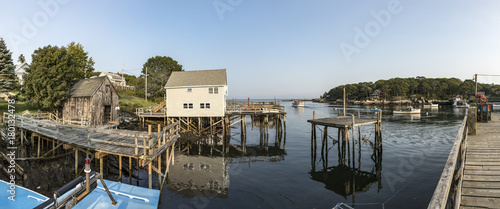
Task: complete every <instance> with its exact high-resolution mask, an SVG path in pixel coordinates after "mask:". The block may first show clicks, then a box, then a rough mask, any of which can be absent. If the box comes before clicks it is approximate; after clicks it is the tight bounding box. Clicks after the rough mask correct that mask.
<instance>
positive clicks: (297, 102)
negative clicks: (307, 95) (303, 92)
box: [292, 99, 305, 107]
mask: <svg viewBox="0 0 500 209" xmlns="http://www.w3.org/2000/svg"><path fill="white" fill-rule="evenodd" d="M292 106H294V107H304V106H305V105H304V101H302V100H297V99H295V100H293V102H292Z"/></svg>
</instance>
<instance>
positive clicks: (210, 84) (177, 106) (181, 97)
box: [165, 69, 228, 117]
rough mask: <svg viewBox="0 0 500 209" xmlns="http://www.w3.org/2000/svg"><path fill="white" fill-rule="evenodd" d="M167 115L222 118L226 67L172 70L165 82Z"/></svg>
mask: <svg viewBox="0 0 500 209" xmlns="http://www.w3.org/2000/svg"><path fill="white" fill-rule="evenodd" d="M165 88H166V92H167V95H166V104H167V105H166V106H167V116H168V117H224V116H225V110H226V96H227V91H228V89H227V76H226V69H219V70H196V71H177V72H172V74H171V75H170V78H169V79H168V81H167V84H166V85H165Z"/></svg>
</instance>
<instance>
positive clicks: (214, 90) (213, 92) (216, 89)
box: [208, 87, 219, 94]
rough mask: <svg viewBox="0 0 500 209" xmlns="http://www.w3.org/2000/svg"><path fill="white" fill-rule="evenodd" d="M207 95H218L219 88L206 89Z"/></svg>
mask: <svg viewBox="0 0 500 209" xmlns="http://www.w3.org/2000/svg"><path fill="white" fill-rule="evenodd" d="M208 93H209V94H218V93H219V87H209V88H208Z"/></svg>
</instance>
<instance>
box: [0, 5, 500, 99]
mask: <svg viewBox="0 0 500 209" xmlns="http://www.w3.org/2000/svg"><path fill="white" fill-rule="evenodd" d="M0 19H1V20H2V21H1V22H0V36H1V37H3V38H4V39H5V40H6V42H7V46H8V47H9V49H10V50H11V51H12V52H13V59H14V60H16V61H17V57H18V56H19V54H24V55H25V57H26V58H27V61H28V62H31V54H32V53H33V51H34V50H35V49H37V48H39V47H43V46H46V45H49V44H50V45H58V46H63V45H67V44H68V43H70V42H72V41H75V42H79V43H81V44H82V45H83V46H84V47H85V50H86V51H88V52H89V54H90V56H91V57H93V59H94V60H95V62H96V64H95V68H96V71H104V72H118V71H121V66H122V64H124V65H125V71H126V73H127V74H134V75H139V73H140V70H141V68H142V65H143V64H144V63H145V62H146V60H147V59H148V58H149V57H152V56H156V55H160V56H170V57H172V58H174V59H175V60H177V61H179V63H180V64H182V65H183V67H184V69H185V70H203V69H219V68H226V69H227V73H228V84H229V98H247V97H250V98H273V97H277V98H303V97H308V98H312V97H318V96H319V95H321V94H323V92H325V91H327V90H329V89H330V88H333V87H335V86H337V85H341V84H346V83H357V82H361V81H376V80H378V79H389V78H392V77H416V76H425V77H430V78H436V77H456V78H460V79H462V80H463V79H471V78H472V76H473V74H475V73H482V74H499V75H500V1H498V0H489V1H486V0H477V1H471V0H469V1H457V0H453V1H452V0H440V1H435V0H423V1H411V0H401V1H397V0H396V1H391V0H379V1H373V0H366V1H352V0H344V1H339V0H317V1H306V0H272V1H271V0H207V1H202V0H200V1H194V0H192V1H186V0H175V1H174V0H171V1H75V0H72V1H71V0H64V1H63V0H61V1H57V0H39V1H2V2H1V3H0ZM479 81H480V82H485V83H493V82H495V83H500V77H480V78H479Z"/></svg>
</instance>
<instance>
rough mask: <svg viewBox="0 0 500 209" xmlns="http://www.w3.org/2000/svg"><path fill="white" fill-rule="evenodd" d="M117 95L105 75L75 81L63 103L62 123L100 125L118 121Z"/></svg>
mask: <svg viewBox="0 0 500 209" xmlns="http://www.w3.org/2000/svg"><path fill="white" fill-rule="evenodd" d="M118 105H119V96H118V93H117V92H116V90H115V88H114V87H113V85H112V84H111V81H110V80H109V79H108V77H107V76H103V77H97V78H90V79H83V80H80V81H78V82H77V83H75V84H74V85H73V86H72V87H71V89H70V91H69V97H68V99H67V100H66V101H65V103H64V104H63V110H62V118H63V121H64V123H70V124H82V125H84V126H90V127H95V126H101V125H103V124H106V123H108V122H113V121H118V108H117V107H118Z"/></svg>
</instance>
